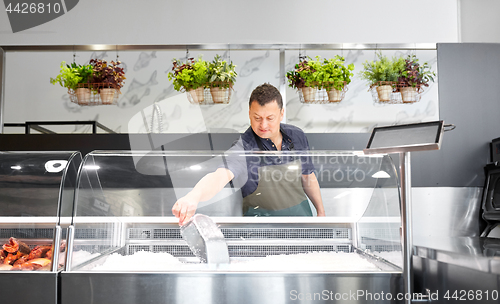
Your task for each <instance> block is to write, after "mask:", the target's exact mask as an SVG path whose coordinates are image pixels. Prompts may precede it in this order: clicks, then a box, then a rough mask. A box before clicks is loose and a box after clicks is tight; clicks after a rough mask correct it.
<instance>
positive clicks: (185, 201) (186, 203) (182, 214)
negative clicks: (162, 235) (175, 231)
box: [172, 194, 198, 226]
mask: <svg viewBox="0 0 500 304" xmlns="http://www.w3.org/2000/svg"><path fill="white" fill-rule="evenodd" d="M197 207H198V200H196V199H194V198H192V197H190V195H189V194H188V195H186V196H183V197H181V198H180V199H179V200H177V202H175V204H174V206H173V207H172V213H173V214H174V215H175V217H177V218H178V219H179V226H182V225H184V224H185V223H187V222H188V221H189V219H190V218H191V217H192V216H193V215H194V213H195V212H196V208H197Z"/></svg>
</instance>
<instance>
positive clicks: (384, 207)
mask: <svg viewBox="0 0 500 304" xmlns="http://www.w3.org/2000/svg"><path fill="white" fill-rule="evenodd" d="M374 176H376V177H377V183H376V185H375V188H374V189H373V193H372V196H371V198H370V200H369V203H368V206H367V208H366V210H365V212H364V213H363V216H362V217H361V218H360V219H359V221H358V222H357V231H358V237H357V238H358V247H359V248H360V249H361V250H364V251H365V252H367V253H368V254H373V255H376V256H378V257H381V258H383V259H385V260H386V261H389V262H391V263H393V264H394V265H397V266H399V267H401V268H402V267H403V256H402V254H403V253H402V247H401V234H400V227H401V213H400V194H399V184H398V179H397V174H396V169H395V167H394V164H393V162H392V160H391V158H390V157H389V156H387V155H386V156H384V157H383V158H382V163H381V167H380V169H379V171H378V172H377V173H375V175H374Z"/></svg>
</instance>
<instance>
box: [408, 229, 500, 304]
mask: <svg viewBox="0 0 500 304" xmlns="http://www.w3.org/2000/svg"><path fill="white" fill-rule="evenodd" d="M415 244H416V245H415V247H414V251H415V252H414V254H415V255H414V256H413V266H414V269H413V271H414V275H415V290H416V291H417V292H424V291H425V290H426V289H428V290H429V291H430V293H431V295H433V296H431V299H432V300H433V301H435V303H464V301H465V302H468V303H499V301H500V294H499V291H498V290H499V287H500V239H489V238H479V237H454V238H451V237H435V238H425V239H424V238H418V239H416V240H415Z"/></svg>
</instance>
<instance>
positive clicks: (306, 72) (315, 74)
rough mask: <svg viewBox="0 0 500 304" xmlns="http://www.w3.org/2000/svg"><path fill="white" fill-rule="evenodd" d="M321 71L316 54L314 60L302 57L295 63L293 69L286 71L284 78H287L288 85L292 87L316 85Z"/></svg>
mask: <svg viewBox="0 0 500 304" xmlns="http://www.w3.org/2000/svg"><path fill="white" fill-rule="evenodd" d="M321 73H322V72H321V61H320V57H319V56H316V60H313V59H312V58H311V57H305V58H304V57H302V58H300V62H299V63H297V64H296V65H295V69H294V70H291V71H288V72H287V73H286V78H288V85H289V86H290V87H292V88H294V89H300V88H304V87H318V82H319V78H320V75H321Z"/></svg>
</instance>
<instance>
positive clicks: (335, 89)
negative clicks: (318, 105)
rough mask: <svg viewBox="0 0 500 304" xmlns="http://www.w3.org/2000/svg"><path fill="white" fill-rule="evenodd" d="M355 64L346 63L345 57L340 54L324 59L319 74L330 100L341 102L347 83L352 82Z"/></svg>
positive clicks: (322, 86)
mask: <svg viewBox="0 0 500 304" xmlns="http://www.w3.org/2000/svg"><path fill="white" fill-rule="evenodd" d="M353 70H354V64H352V63H351V64H349V65H347V66H346V65H345V59H344V57H341V56H339V55H337V56H335V57H334V58H331V59H325V60H323V64H322V65H321V69H320V74H319V76H318V78H319V81H320V84H321V88H322V89H324V90H325V92H326V95H327V97H328V102H330V103H332V102H334V103H337V102H341V101H342V100H343V99H344V97H345V93H346V92H347V85H348V84H350V83H351V77H352V76H354V74H353V73H352V71H353Z"/></svg>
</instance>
